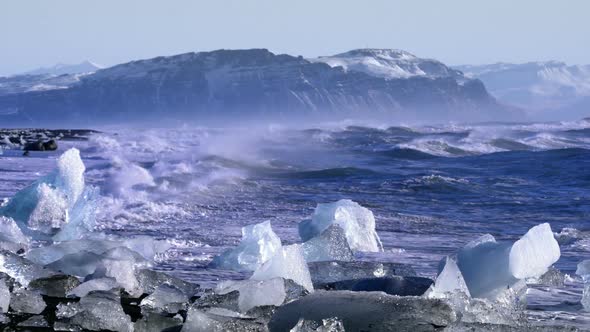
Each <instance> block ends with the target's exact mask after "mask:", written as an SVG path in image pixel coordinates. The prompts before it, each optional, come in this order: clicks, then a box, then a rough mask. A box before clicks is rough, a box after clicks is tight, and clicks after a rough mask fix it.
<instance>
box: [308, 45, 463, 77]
mask: <svg viewBox="0 0 590 332" xmlns="http://www.w3.org/2000/svg"><path fill="white" fill-rule="evenodd" d="M309 60H310V61H313V62H324V63H326V64H328V65H330V66H331V67H342V68H343V69H344V70H346V71H357V72H363V73H366V74H369V75H373V76H378V77H383V78H386V79H396V78H409V77H416V76H421V77H429V78H439V77H452V78H455V79H462V78H463V74H462V73H461V72H459V71H458V70H455V69H452V68H449V67H447V66H446V65H444V64H443V63H442V62H440V61H437V60H433V59H423V58H418V57H417V56H415V55H413V54H411V53H409V52H406V51H403V50H393V49H358V50H352V51H348V52H345V53H341V54H336V55H332V56H322V57H318V58H314V59H309Z"/></svg>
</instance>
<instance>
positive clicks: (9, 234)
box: [0, 216, 29, 253]
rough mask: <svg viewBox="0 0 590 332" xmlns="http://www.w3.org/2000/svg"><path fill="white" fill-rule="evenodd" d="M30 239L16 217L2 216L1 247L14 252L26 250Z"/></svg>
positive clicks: (0, 229)
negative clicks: (21, 228) (19, 225)
mask: <svg viewBox="0 0 590 332" xmlns="http://www.w3.org/2000/svg"><path fill="white" fill-rule="evenodd" d="M28 247H29V239H28V238H27V237H26V236H25V235H24V234H23V232H22V231H21V230H20V228H19V227H18V225H17V224H16V222H15V221H14V219H12V218H7V217H3V216H0V249H4V250H8V251H12V252H14V253H16V252H18V251H21V250H26V249H27V248H28Z"/></svg>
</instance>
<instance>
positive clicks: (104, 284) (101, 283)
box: [67, 277, 119, 297]
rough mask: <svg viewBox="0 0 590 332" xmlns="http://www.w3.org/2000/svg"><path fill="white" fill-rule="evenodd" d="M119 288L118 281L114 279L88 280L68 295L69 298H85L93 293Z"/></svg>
mask: <svg viewBox="0 0 590 332" xmlns="http://www.w3.org/2000/svg"><path fill="white" fill-rule="evenodd" d="M117 287H119V284H118V283H117V281H116V280H115V279H113V278H108V277H107V278H98V279H92V280H88V281H86V282H84V283H82V284H80V285H78V286H77V287H76V288H74V289H72V290H70V291H69V292H68V294H67V296H68V297H84V296H86V295H88V293H90V292H92V291H97V290H99V291H109V290H111V289H114V288H117Z"/></svg>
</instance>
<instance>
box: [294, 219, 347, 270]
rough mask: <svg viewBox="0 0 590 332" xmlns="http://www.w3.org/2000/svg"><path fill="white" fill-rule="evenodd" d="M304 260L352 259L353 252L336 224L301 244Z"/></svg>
mask: <svg viewBox="0 0 590 332" xmlns="http://www.w3.org/2000/svg"><path fill="white" fill-rule="evenodd" d="M301 247H302V248H303V255H304V256H305V260H306V261H307V262H308V263H309V262H322V261H352V260H353V259H354V253H353V252H352V250H351V249H350V246H349V245H348V241H347V240H346V234H344V230H343V229H342V228H340V227H339V226H336V225H331V226H330V227H328V228H326V229H325V230H324V231H323V232H322V234H320V235H319V236H316V237H314V238H311V239H309V240H307V241H306V242H304V243H302V244H301Z"/></svg>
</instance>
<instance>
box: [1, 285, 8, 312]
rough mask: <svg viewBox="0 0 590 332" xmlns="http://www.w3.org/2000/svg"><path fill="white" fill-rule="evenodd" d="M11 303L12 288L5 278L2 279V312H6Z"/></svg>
mask: <svg viewBox="0 0 590 332" xmlns="http://www.w3.org/2000/svg"><path fill="white" fill-rule="evenodd" d="M9 304H10V290H9V289H8V286H7V285H6V281H4V279H0V313H6V312H7V311H8V306H9Z"/></svg>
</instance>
